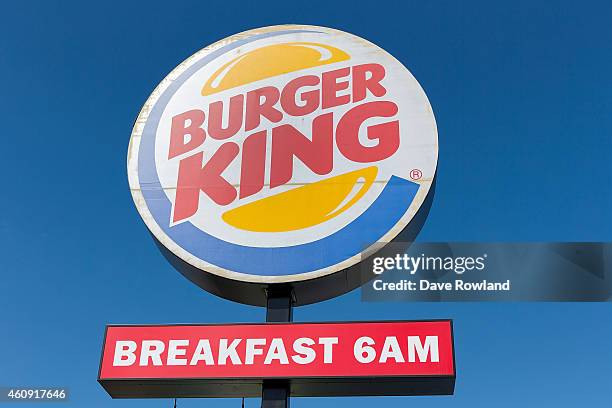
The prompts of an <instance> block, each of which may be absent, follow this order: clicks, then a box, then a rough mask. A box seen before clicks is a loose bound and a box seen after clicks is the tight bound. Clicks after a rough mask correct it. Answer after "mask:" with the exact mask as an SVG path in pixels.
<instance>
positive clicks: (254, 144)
mask: <svg viewBox="0 0 612 408" xmlns="http://www.w3.org/2000/svg"><path fill="white" fill-rule="evenodd" d="M265 174H266V131H265V130H262V131H261V132H257V133H253V134H252V135H250V136H249V137H247V138H246V140H245V141H244V144H243V145H242V163H241V167H240V198H244V197H248V196H250V195H253V194H255V193H257V192H259V191H260V190H261V189H262V188H263V186H264V177H265Z"/></svg>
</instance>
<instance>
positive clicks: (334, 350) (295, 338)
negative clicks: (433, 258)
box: [99, 320, 455, 398]
mask: <svg viewBox="0 0 612 408" xmlns="http://www.w3.org/2000/svg"><path fill="white" fill-rule="evenodd" d="M270 379H285V380H288V381H289V384H290V393H291V395H292V396H340V395H414V394H418V395H423V394H452V392H453V389H454V382H455V364H454V354H453V336H452V323H451V321H449V320H436V321H392V322H346V323H268V324H221V325H168V326H108V327H107V330H106V336H105V340H104V346H103V352H102V360H101V364H100V374H99V381H100V383H101V384H102V386H103V387H104V388H105V389H106V390H107V391H108V392H109V394H110V395H112V396H113V397H126V398H127V397H185V396H192V397H231V396H240V397H242V396H253V397H254V396H260V395H261V385H262V382H263V381H264V380H270Z"/></svg>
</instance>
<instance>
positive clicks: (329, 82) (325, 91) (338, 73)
mask: <svg viewBox="0 0 612 408" xmlns="http://www.w3.org/2000/svg"><path fill="white" fill-rule="evenodd" d="M350 72H351V69H350V68H348V67H346V68H340V69H336V70H333V71H328V72H324V73H323V75H322V76H321V77H322V80H321V92H322V96H321V101H322V108H323V109H326V108H331V107H334V106H339V105H344V104H346V103H349V102H350V100H351V96H350V95H349V94H346V95H337V93H338V91H342V90H345V89H348V87H349V81H348V80H345V81H341V82H337V80H338V79H339V78H342V77H346V76H348V75H349V73H350Z"/></svg>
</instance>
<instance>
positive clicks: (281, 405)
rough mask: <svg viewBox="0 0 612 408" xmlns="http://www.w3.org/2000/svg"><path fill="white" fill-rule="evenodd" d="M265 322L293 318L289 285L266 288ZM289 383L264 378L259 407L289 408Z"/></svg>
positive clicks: (283, 320) (288, 320)
mask: <svg viewBox="0 0 612 408" xmlns="http://www.w3.org/2000/svg"><path fill="white" fill-rule="evenodd" d="M267 298H268V299H267V305H266V322H291V321H292V320H293V292H292V290H291V288H290V287H285V286H281V287H273V288H270V289H268V292H267ZM290 390H291V389H290V384H289V381H288V380H282V379H281V380H264V382H263V384H262V387H261V408H289V395H290Z"/></svg>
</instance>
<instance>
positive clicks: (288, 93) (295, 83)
mask: <svg viewBox="0 0 612 408" xmlns="http://www.w3.org/2000/svg"><path fill="white" fill-rule="evenodd" d="M319 82H320V80H319V77H318V76H315V75H306V76H303V77H299V78H295V79H293V80H291V81H289V83H287V85H285V87H284V88H283V92H282V94H281V100H280V101H281V106H282V107H283V110H284V111H285V112H286V113H287V114H288V115H291V116H304V115H308V114H310V113H312V112H314V111H315V110H316V109H317V108H318V107H319V90H318V89H315V90H312V91H306V92H302V94H301V95H300V96H301V99H302V101H303V102H305V103H304V104H303V105H301V106H300V105H298V104H296V103H295V97H296V96H297V91H298V90H299V89H300V88H302V87H304V86H315V85H319Z"/></svg>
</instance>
